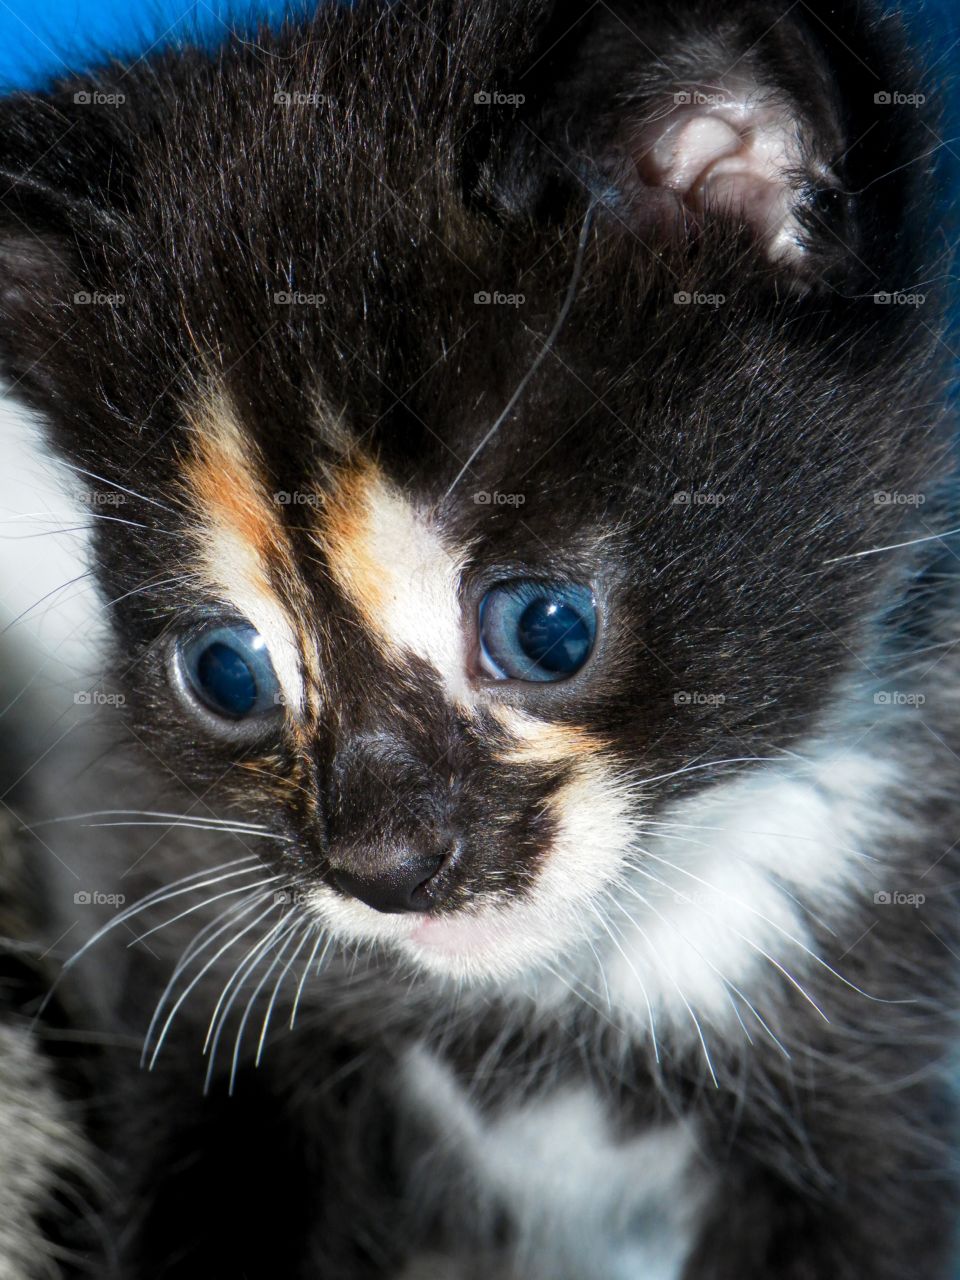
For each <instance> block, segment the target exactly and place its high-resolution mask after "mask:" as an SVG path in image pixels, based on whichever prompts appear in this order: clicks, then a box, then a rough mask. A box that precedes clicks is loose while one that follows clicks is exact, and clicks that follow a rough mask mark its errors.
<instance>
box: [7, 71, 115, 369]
mask: <svg viewBox="0 0 960 1280" xmlns="http://www.w3.org/2000/svg"><path fill="white" fill-rule="evenodd" d="M93 92H94V91H93V90H91V89H85V88H83V87H79V88H76V89H74V88H73V87H71V88H70V89H69V90H67V89H64V90H63V91H60V92H57V93H55V94H50V95H46V94H44V95H35V94H14V95H10V96H9V97H6V98H4V99H2V100H0V367H2V372H3V373H4V374H5V375H6V376H7V377H9V378H10V379H12V380H14V381H17V382H18V384H19V385H20V386H21V387H22V390H23V391H24V392H27V393H29V391H30V389H31V387H32V386H34V385H40V384H41V382H42V379H43V376H44V363H45V362H44V360H43V357H44V355H45V353H46V352H47V351H48V350H49V348H50V347H51V345H52V344H53V343H54V341H55V340H56V338H57V337H58V336H59V335H61V334H62V333H64V332H65V331H66V330H67V329H68V328H69V327H70V323H71V318H75V317H76V311H75V308H76V307H77V305H79V304H78V301H77V300H78V298H80V297H82V295H83V286H84V280H85V277H86V276H87V275H88V274H89V271H88V269H89V268H90V267H91V265H92V262H93V260H95V259H96V256H97V253H98V249H99V247H100V246H101V245H102V244H103V243H104V242H105V241H106V239H107V238H108V236H109V233H110V231H111V230H113V229H115V228H116V226H117V222H118V214H119V202H118V192H119V183H120V181H121V178H122V176H123V172H124V169H123V164H122V155H123V154H124V152H125V147H124V145H123V134H122V133H121V126H120V125H119V124H118V122H117V121H116V119H112V120H111V118H110V116H109V115H108V114H107V113H106V112H105V111H104V110H103V109H100V108H98V106H97V105H96V104H94V103H93V102H92V98H93ZM115 116H116V109H115V108H114V117H115Z"/></svg>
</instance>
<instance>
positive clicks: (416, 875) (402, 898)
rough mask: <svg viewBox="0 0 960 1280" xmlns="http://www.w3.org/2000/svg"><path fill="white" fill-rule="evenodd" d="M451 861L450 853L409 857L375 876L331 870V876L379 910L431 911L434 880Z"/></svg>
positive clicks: (347, 891) (392, 912)
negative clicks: (428, 856)
mask: <svg viewBox="0 0 960 1280" xmlns="http://www.w3.org/2000/svg"><path fill="white" fill-rule="evenodd" d="M446 862H447V856H446V855H443V854H442V855H440V856H438V857H432V858H409V859H407V860H406V861H403V862H397V863H396V865H395V866H392V867H388V868H386V869H385V870H384V871H383V872H382V873H381V874H379V875H375V876H362V875H356V874H355V873H354V872H352V871H345V870H342V869H340V870H331V872H330V879H331V880H332V881H333V883H334V884H335V885H336V886H337V888H338V889H339V890H340V892H341V893H345V894H347V895H348V896H350V897H353V898H359V899H360V901H361V902H365V903H366V904H367V906H368V907H373V908H374V910H375V911H383V912H386V913H387V914H389V915H397V914H399V913H400V912H403V911H427V910H429V908H430V907H431V905H432V903H433V895H432V894H431V893H430V885H431V882H432V881H433V880H434V879H435V877H436V876H437V874H438V873H439V871H440V870H441V868H442V867H443V866H444V864H445V863H446Z"/></svg>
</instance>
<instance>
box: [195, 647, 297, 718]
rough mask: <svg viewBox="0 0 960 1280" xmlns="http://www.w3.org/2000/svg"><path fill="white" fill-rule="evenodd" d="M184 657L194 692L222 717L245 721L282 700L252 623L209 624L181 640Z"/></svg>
mask: <svg viewBox="0 0 960 1280" xmlns="http://www.w3.org/2000/svg"><path fill="white" fill-rule="evenodd" d="M179 660H180V668H181V671H182V672H183V676H184V682H185V684H186V685H187V686H188V688H189V690H190V692H191V693H193V694H194V696H195V697H196V698H198V699H199V701H200V702H202V703H203V705H204V706H205V707H207V708H208V710H210V711H213V712H214V713H215V714H216V715H218V716H223V717H224V718H225V719H227V720H246V719H249V718H250V717H252V716H260V715H264V714H265V713H266V712H268V711H275V710H276V709H277V707H278V705H279V699H278V696H277V695H278V694H279V692H280V686H279V684H278V683H277V677H276V675H275V674H274V670H273V664H272V663H271V661H270V655H269V653H268V652H267V646H266V643H265V642H264V639H263V636H261V635H260V633H259V631H256V630H255V629H254V628H253V627H251V626H248V625H246V624H243V623H237V624H236V625H233V626H218V627H210V628H208V629H207V630H206V631H202V632H201V633H200V634H199V635H196V636H193V637H191V638H190V639H189V640H187V641H185V642H184V643H182V644H181V645H180V650H179Z"/></svg>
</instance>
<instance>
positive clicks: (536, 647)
mask: <svg viewBox="0 0 960 1280" xmlns="http://www.w3.org/2000/svg"><path fill="white" fill-rule="evenodd" d="M517 638H518V640H519V641H520V645H521V647H522V649H523V651H524V653H525V654H526V655H527V657H528V658H530V660H531V661H532V662H535V663H536V664H537V665H538V666H540V667H543V668H544V669H545V670H546V671H551V672H554V673H556V674H557V675H569V674H571V673H572V672H574V671H577V670H578V669H579V668H580V667H582V666H583V664H584V662H586V660H587V655H588V654H589V652H590V646H591V644H592V642H593V636H592V634H591V631H590V628H589V627H588V626H587V623H586V622H585V621H584V619H583V618H582V617H581V616H580V614H579V613H578V612H577V611H576V609H574V608H572V607H571V606H570V605H568V604H563V603H557V602H556V601H554V600H550V599H548V598H547V597H546V596H541V597H540V598H539V599H538V600H533V601H531V603H530V604H528V605H527V607H526V609H524V611H523V613H522V614H521V615H520V619H519V622H518V624H517Z"/></svg>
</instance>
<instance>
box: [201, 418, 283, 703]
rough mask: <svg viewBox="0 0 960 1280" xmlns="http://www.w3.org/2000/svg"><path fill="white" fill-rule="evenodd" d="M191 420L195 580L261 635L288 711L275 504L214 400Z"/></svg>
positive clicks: (248, 450) (231, 421)
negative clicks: (276, 582)
mask: <svg viewBox="0 0 960 1280" xmlns="http://www.w3.org/2000/svg"><path fill="white" fill-rule="evenodd" d="M191 425H192V426H193V428H194V431H195V448H194V452H193V453H192V454H191V456H190V458H189V459H187V461H186V463H185V466H184V471H185V474H186V477H187V485H188V499H189V500H190V502H191V505H192V507H193V514H194V517H195V526H196V542H197V553H198V558H199V569H200V574H201V577H202V578H203V580H204V581H205V583H206V585H207V587H208V588H209V589H210V590H211V591H214V592H215V593H216V594H217V595H218V596H219V597H220V598H221V599H222V600H223V601H224V602H225V603H227V604H229V605H230V606H231V607H232V608H233V609H234V610H236V612H237V614H239V615H240V616H241V617H243V618H246V620H247V621H248V622H249V623H250V624H251V626H253V627H255V628H256V630H257V631H258V632H259V633H260V635H261V636H262V637H263V639H264V642H265V643H266V646H267V650H268V652H269V654H270V660H271V662H272V663H273V668H274V671H275V672H276V675H277V680H278V681H279V684H280V688H281V689H282V691H283V696H284V699H285V701H286V705H287V707H288V708H289V709H290V710H291V711H293V712H296V711H298V710H299V709H300V707H301V705H302V702H303V677H302V667H301V653H300V646H299V644H298V641H297V629H296V626H295V623H294V620H293V617H292V615H291V612H290V610H289V609H288V607H287V606H286V605H285V603H284V601H283V600H282V599H281V598H280V597H279V596H278V595H277V592H276V591H275V590H274V587H273V580H272V575H271V569H272V570H273V571H274V572H278V571H279V572H280V573H281V574H283V575H284V576H285V577H287V579H288V580H290V581H292V580H293V577H294V570H293V564H292V556H291V551H290V548H289V545H288V543H287V539H286V535H285V533H284V530H283V526H282V523H281V521H280V520H279V517H278V511H277V508H276V506H275V505H274V503H273V501H272V499H271V497H270V496H269V494H268V493H267V490H266V487H265V485H264V484H263V482H262V479H261V475H260V463H259V459H258V458H257V456H256V454H255V452H254V450H253V447H252V445H251V444H250V442H249V441H248V440H246V439H245V438H244V435H243V432H242V431H241V430H240V427H239V426H238V425H237V422H236V419H235V417H234V416H233V413H232V410H231V409H230V406H229V405H228V404H227V403H226V402H225V401H224V400H223V399H222V398H220V397H217V398H215V399H210V400H208V401H207V402H205V403H204V404H203V406H202V407H201V409H200V410H198V411H197V412H196V413H195V414H194V415H193V416H192V419H191Z"/></svg>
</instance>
